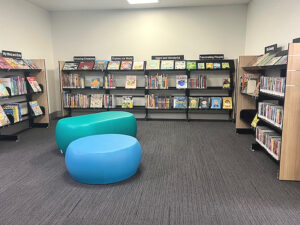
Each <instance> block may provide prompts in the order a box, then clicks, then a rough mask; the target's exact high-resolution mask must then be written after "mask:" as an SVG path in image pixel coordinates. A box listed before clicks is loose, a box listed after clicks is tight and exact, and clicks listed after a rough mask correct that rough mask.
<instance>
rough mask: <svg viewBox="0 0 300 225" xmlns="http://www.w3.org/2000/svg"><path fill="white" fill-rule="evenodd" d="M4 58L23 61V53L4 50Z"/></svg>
mask: <svg viewBox="0 0 300 225" xmlns="http://www.w3.org/2000/svg"><path fill="white" fill-rule="evenodd" d="M2 56H3V57H7V58H14V59H22V52H13V51H6V50H2Z"/></svg>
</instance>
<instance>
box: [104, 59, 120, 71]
mask: <svg viewBox="0 0 300 225" xmlns="http://www.w3.org/2000/svg"><path fill="white" fill-rule="evenodd" d="M107 69H108V70H119V69H120V61H110V62H109V63H108V66H107Z"/></svg>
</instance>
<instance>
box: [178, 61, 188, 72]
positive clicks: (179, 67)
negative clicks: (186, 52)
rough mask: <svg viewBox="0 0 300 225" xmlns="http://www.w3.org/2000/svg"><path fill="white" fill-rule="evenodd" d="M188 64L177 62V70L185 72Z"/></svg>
mask: <svg viewBox="0 0 300 225" xmlns="http://www.w3.org/2000/svg"><path fill="white" fill-rule="evenodd" d="M185 68H186V63H185V61H175V70H185Z"/></svg>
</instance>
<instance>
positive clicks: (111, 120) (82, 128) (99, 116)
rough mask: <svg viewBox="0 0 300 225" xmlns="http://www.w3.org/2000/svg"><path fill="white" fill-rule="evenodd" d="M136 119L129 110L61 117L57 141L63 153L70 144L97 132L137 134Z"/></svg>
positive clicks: (56, 132) (57, 127)
mask: <svg viewBox="0 0 300 225" xmlns="http://www.w3.org/2000/svg"><path fill="white" fill-rule="evenodd" d="M136 132H137V125H136V119H135V117H134V115H133V114H132V113H129V112H120V111H112V112H101V113H94V114H89V115H83V116H75V117H69V118H64V119H60V120H59V121H58V123H57V125H56V130H55V137H56V143H57V145H58V147H59V149H60V150H61V152H62V153H63V154H65V153H66V150H67V148H68V146H69V144H70V143H71V142H72V141H74V140H77V139H79V138H82V137H87V136H91V135H97V134H125V135H129V136H132V137H135V136H136Z"/></svg>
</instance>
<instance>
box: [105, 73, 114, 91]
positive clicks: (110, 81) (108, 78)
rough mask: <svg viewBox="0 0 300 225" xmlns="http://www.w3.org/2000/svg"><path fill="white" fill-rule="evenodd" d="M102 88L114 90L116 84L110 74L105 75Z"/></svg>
mask: <svg viewBox="0 0 300 225" xmlns="http://www.w3.org/2000/svg"><path fill="white" fill-rule="evenodd" d="M103 86H104V88H108V89H109V88H116V83H115V79H114V76H113V75H111V74H107V75H106V76H104V85H103Z"/></svg>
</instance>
